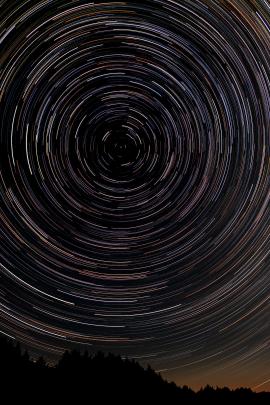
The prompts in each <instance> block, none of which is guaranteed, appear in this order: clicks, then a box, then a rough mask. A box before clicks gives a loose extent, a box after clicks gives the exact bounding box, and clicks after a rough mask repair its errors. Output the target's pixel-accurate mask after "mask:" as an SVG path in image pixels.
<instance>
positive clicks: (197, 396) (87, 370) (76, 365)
mask: <svg viewBox="0 0 270 405" xmlns="http://www.w3.org/2000/svg"><path fill="white" fill-rule="evenodd" d="M0 368H1V370H0V371H1V375H2V376H4V377H3V378H2V379H1V381H2V393H3V387H4V381H5V380H6V381H8V380H9V382H10V381H11V382H12V384H13V385H14V388H17V387H21V389H20V392H21V393H24V395H29V396H30V395H31V393H32V392H33V388H35V390H36V391H38V393H39V394H38V398H42V399H43V400H44V399H45V398H46V396H47V398H48V401H51V400H52V399H57V398H60V400H63V401H71V402H72V403H73V402H74V403H80V402H78V401H83V403H87V404H88V403H89V404H91V403H98V402H99V401H103V400H104V399H106V400H109V401H111V400H118V401H120V402H124V403H126V404H127V403H133V402H134V401H136V402H138V403H139V402H142V403H144V402H145V400H148V402H150V403H153V402H156V401H157V402H158V403H166V404H181V403H182V404H189V403H196V404H204V403H207V404H219V405H220V404H223V403H224V404H225V403H226V404H228V403H229V402H230V401H231V402H233V403H234V402H236V403H239V404H249V403H256V404H257V403H260V404H269V403H270V393H267V392H265V393H254V392H252V390H251V389H249V388H238V389H236V390H230V389H229V388H227V387H225V388H213V387H211V386H210V385H207V386H206V387H204V388H201V389H200V390H199V391H198V392H197V393H195V392H194V391H193V390H192V389H190V388H189V387H187V386H186V385H185V386H183V387H182V388H181V387H177V385H176V384H175V383H173V382H172V383H169V382H167V381H166V380H164V379H163V378H162V376H161V375H160V374H158V373H156V372H155V371H154V370H153V369H152V367H151V366H150V365H148V366H147V368H146V369H144V368H143V367H142V366H141V365H140V364H139V363H138V362H136V361H135V360H133V359H131V360H129V359H127V358H121V357H120V356H116V355H114V354H112V353H108V354H107V355H105V354H104V353H102V352H98V353H96V354H94V355H90V354H89V353H88V352H87V351H85V352H84V353H82V354H81V353H80V352H79V351H77V350H72V351H70V352H69V351H65V352H64V353H63V355H62V356H61V358H60V359H59V361H58V363H57V364H55V365H54V366H51V367H49V366H48V365H47V363H46V360H45V359H44V358H43V357H39V358H38V359H37V360H33V359H31V358H30V356H29V354H28V352H27V351H26V350H22V348H21V346H20V344H19V343H17V344H14V342H12V341H11V340H7V339H4V338H0ZM9 395H10V391H9ZM85 397H86V398H87V401H86V402H85V400H84V399H83V398H85ZM93 398H99V401H96V402H93Z"/></svg>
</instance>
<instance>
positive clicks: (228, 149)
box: [0, 0, 270, 383]
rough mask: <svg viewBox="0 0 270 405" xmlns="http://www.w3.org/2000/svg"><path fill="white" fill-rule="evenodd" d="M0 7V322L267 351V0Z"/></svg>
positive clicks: (157, 355) (157, 352)
mask: <svg viewBox="0 0 270 405" xmlns="http://www.w3.org/2000/svg"><path fill="white" fill-rule="evenodd" d="M1 23H2V24H1V34H0V43H1V66H2V68H1V80H0V83H1V96H0V97H1V99H0V107H1V120H0V126H1V127H0V130H1V133H0V193H1V204H0V208H1V227H0V246H1V250H0V253H1V259H0V275H1V286H0V292H1V295H0V312H1V315H0V329H1V331H2V332H3V333H4V334H7V335H8V336H11V337H13V338H16V339H18V340H20V341H21V342H23V343H25V344H26V345H27V346H28V347H30V348H32V350H33V351H36V352H47V353H49V354H54V355H57V354H59V353H61V351H62V350H63V349H64V348H67V347H73V346H74V345H78V346H79V347H84V345H86V346H90V347H92V349H93V351H95V350H98V349H102V350H106V351H108V350H111V351H117V352H120V353H122V354H124V355H129V356H131V357H136V358H139V359H141V360H142V361H146V360H147V361H150V362H151V364H153V365H154V366H155V367H156V368H157V369H161V370H164V371H166V370H167V371H170V370H171V371H172V370H178V371H177V372H179V373H180V372H181V370H185V372H187V370H191V371H190V373H191V374H192V373H195V374H196V371H195V370H196V369H197V368H200V367H201V368H202V367H206V368H208V367H212V369H214V368H215V367H216V368H219V369H220V368H221V369H222V368H226V367H227V368H231V370H235V369H236V368H237V367H241V365H243V364H249V365H251V364H252V365H254V367H255V365H257V364H259V362H262V359H264V360H265V361H266V360H267V346H268V345H269V322H268V320H267V319H268V318H267V316H268V314H269V293H270V288H269V270H268V269H269V231H270V221H269V218H270V217H269V214H270V213H269V190H270V188H269V176H270V167H269V133H270V125H269V117H270V103H269V100H270V82H269V77H270V67H269V60H270V49H269V43H270V4H269V2H268V1H266V0H260V1H240V0H237V1H236V0H235V1H233V0H231V1H215V0H197V1H188V0H183V1H180V0H179V1H162V0H151V1H144V2H135V1H127V2H100V3H99V2H94V3H90V2H84V1H61V0H54V1H50V0H46V1H45V0H44V1H39V0H37V1H31V0H30V1H22V2H17V1H11V0H8V1H2V3H1ZM268 361H269V355H268ZM261 364H262V363H261ZM179 370H180V371H179ZM261 375H263V371H262V372H261ZM253 381H254V383H255V382H257V380H256V376H254V378H253ZM259 382H261V380H258V383H259Z"/></svg>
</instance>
